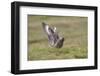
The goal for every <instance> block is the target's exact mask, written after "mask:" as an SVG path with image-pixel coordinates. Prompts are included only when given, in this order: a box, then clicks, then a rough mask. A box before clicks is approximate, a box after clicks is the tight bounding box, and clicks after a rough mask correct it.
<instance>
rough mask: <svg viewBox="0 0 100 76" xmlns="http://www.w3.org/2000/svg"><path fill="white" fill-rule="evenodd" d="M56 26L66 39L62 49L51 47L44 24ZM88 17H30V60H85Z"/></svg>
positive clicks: (86, 54) (86, 55)
mask: <svg viewBox="0 0 100 76" xmlns="http://www.w3.org/2000/svg"><path fill="white" fill-rule="evenodd" d="M43 21H45V22H46V23H47V24H49V26H51V27H53V26H55V27H56V28H57V30H58V32H59V34H60V36H63V37H64V38H65V41H64V45H63V47H62V48H52V47H50V46H49V43H48V39H47V36H46V35H45V33H44V31H43V28H42V22H43ZM87 26H88V18H87V17H73V16H66V17H63V16H35V15H28V60H55V59H84V58H87V57H88V50H87V47H88V45H87V31H88V28H87Z"/></svg>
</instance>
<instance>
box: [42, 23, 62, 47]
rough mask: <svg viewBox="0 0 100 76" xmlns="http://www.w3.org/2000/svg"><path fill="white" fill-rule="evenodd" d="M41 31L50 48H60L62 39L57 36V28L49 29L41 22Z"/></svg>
mask: <svg viewBox="0 0 100 76" xmlns="http://www.w3.org/2000/svg"><path fill="white" fill-rule="evenodd" d="M42 26H43V30H44V32H45V34H46V35H47V37H48V41H49V44H50V46H51V47H55V48H61V47H62V46H63V43H64V37H61V36H59V35H58V32H57V28H56V27H53V28H51V27H50V26H49V25H48V24H46V23H45V22H42Z"/></svg>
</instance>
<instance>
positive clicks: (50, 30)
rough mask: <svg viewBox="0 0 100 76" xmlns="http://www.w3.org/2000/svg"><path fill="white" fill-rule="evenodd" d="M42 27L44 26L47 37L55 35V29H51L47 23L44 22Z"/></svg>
mask: <svg viewBox="0 0 100 76" xmlns="http://www.w3.org/2000/svg"><path fill="white" fill-rule="evenodd" d="M42 25H43V29H44V31H45V33H46V34H47V35H52V34H54V31H53V29H52V28H50V27H49V26H48V25H47V24H46V23H45V22H43V23H42Z"/></svg>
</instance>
